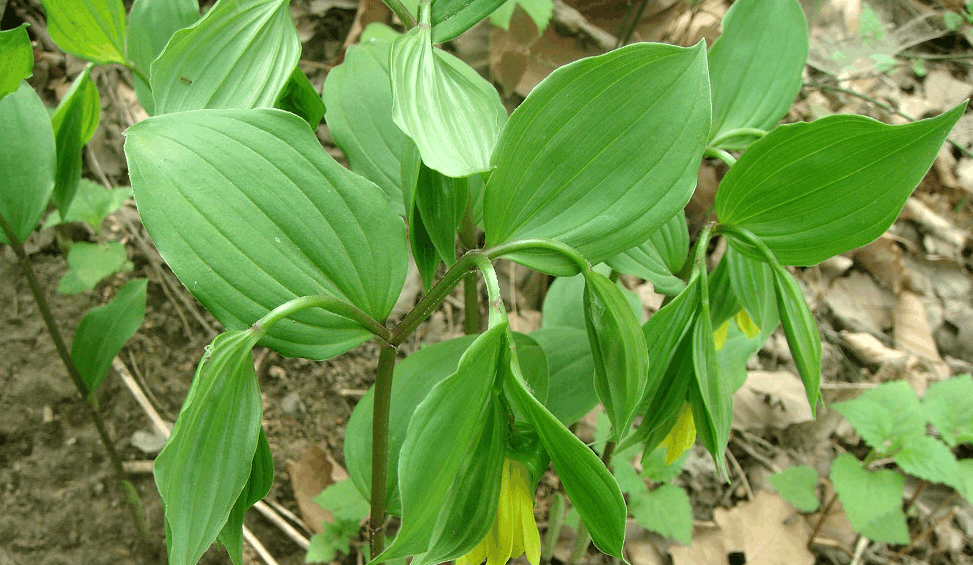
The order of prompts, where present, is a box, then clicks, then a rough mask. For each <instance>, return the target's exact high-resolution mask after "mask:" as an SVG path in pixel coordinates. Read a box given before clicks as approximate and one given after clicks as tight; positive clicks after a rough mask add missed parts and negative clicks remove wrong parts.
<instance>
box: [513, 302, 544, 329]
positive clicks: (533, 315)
mask: <svg viewBox="0 0 973 565" xmlns="http://www.w3.org/2000/svg"><path fill="white" fill-rule="evenodd" d="M507 319H509V320H510V329H512V330H513V331H515V332H521V333H530V332H532V331H534V330H539V329H540V328H541V313H540V312H538V311H537V310H527V309H526V308H521V309H520V310H518V311H516V312H509V313H507Z"/></svg>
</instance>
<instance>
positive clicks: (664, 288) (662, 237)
mask: <svg viewBox="0 0 973 565" xmlns="http://www.w3.org/2000/svg"><path fill="white" fill-rule="evenodd" d="M687 255H689V230H688V228H687V226H686V214H685V213H684V212H683V211H681V210H680V211H679V212H678V213H677V214H676V215H675V216H673V217H672V219H671V220H669V221H668V222H666V223H665V224H664V225H663V226H662V227H661V228H659V229H658V230H657V231H656V232H655V233H653V234H652V236H651V237H650V238H649V240H648V241H646V242H645V243H643V244H641V245H639V246H638V247H633V248H632V249H629V250H628V251H626V252H624V253H621V254H619V255H616V256H614V257H612V258H611V259H609V260H608V264H609V265H611V267H612V268H613V269H615V270H616V271H619V272H622V273H625V274H628V275H635V276H637V277H642V278H643V279H645V280H647V281H649V282H651V283H652V287H653V288H654V289H655V291H656V292H660V293H662V294H668V295H670V296H675V295H676V294H679V293H680V292H682V289H683V288H685V287H686V283H684V282H683V281H682V280H681V279H680V278H679V277H677V276H676V275H677V274H678V273H679V271H680V270H681V269H682V266H683V264H684V263H685V262H686V256H687Z"/></svg>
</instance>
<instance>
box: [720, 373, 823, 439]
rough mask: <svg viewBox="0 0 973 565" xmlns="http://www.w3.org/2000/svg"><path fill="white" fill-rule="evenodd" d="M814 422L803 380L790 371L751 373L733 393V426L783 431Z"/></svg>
mask: <svg viewBox="0 0 973 565" xmlns="http://www.w3.org/2000/svg"><path fill="white" fill-rule="evenodd" d="M813 419H814V416H812V415H811V407H810V406H808V403H807V394H806V393H805V391H804V385H803V384H802V383H801V379H800V378H798V377H797V376H796V375H794V374H793V373H790V372H789V371H749V372H748V373H747V380H746V382H745V383H744V384H743V386H742V387H740V390H738V391H736V392H735V393H733V427H734V428H737V429H764V428H767V427H769V426H773V427H775V428H780V429H784V428H786V427H788V426H790V425H791V424H799V423H801V422H810V421H812V420H813Z"/></svg>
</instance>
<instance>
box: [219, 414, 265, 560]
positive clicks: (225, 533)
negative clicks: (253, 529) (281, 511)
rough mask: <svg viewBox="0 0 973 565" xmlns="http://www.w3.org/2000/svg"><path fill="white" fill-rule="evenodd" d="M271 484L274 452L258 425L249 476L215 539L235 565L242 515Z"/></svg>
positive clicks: (239, 556)
mask: <svg viewBox="0 0 973 565" xmlns="http://www.w3.org/2000/svg"><path fill="white" fill-rule="evenodd" d="M273 486H274V455H273V453H271V452H270V444H269V443H268V442H267V434H266V433H265V432H264V430H263V428H260V434H259V435H258V436H257V450H256V451H255V452H254V454H253V462H252V463H251V464H250V478H249V479H247V484H246V486H245V487H243V492H241V493H240V496H239V497H237V499H236V502H235V503H234V504H233V509H232V510H230V515H229V517H227V519H226V524H224V525H223V529H222V530H221V531H220V534H219V536H217V541H219V542H220V544H222V545H223V546H224V547H225V548H226V551H227V553H229V554H230V559H231V560H232V561H233V564H234V565H241V564H242V563H243V516H244V515H245V514H246V513H247V510H249V509H250V507H251V506H253V505H254V504H256V503H257V501H259V500H261V499H262V498H263V497H265V496H267V493H269V492H270V488H271V487H273Z"/></svg>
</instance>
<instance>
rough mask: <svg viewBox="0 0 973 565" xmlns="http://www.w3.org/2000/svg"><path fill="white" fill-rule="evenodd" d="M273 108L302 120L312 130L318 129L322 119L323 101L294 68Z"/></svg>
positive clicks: (301, 72) (305, 78) (298, 68)
mask: <svg viewBox="0 0 973 565" xmlns="http://www.w3.org/2000/svg"><path fill="white" fill-rule="evenodd" d="M274 107H275V108H280V109H281V110H285V111H287V112H290V113H291V114H296V115H298V116H300V117H302V118H304V121H305V122H307V123H308V125H309V126H311V129H312V130H316V129H318V126H319V125H321V119H322V118H324V110H325V108H324V101H323V100H322V99H321V96H320V95H318V91H317V90H315V89H314V85H312V84H311V81H310V80H309V79H308V78H307V75H305V74H304V71H302V70H301V67H299V66H298V67H294V72H292V73H291V76H290V78H289V79H287V83H286V84H284V88H283V90H281V91H280V94H278V95H277V100H275V101H274Z"/></svg>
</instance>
